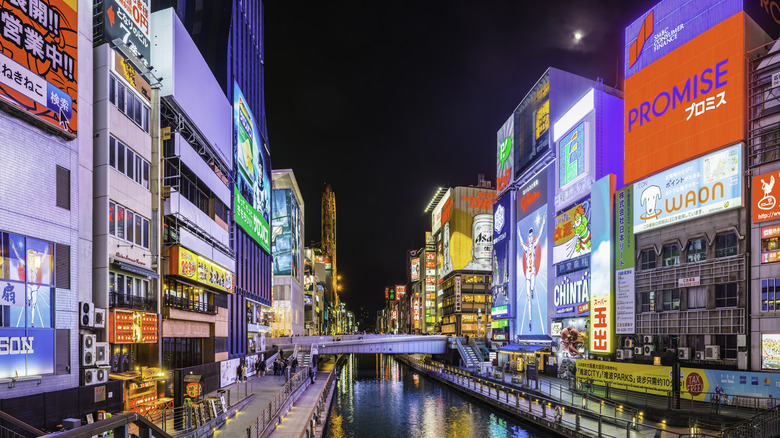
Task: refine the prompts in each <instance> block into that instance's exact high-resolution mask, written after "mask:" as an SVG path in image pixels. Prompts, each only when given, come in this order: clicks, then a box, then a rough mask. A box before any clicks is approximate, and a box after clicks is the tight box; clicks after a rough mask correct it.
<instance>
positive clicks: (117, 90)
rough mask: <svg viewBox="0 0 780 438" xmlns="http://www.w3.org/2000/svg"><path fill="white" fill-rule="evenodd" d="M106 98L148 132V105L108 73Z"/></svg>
mask: <svg viewBox="0 0 780 438" xmlns="http://www.w3.org/2000/svg"><path fill="white" fill-rule="evenodd" d="M108 100H109V101H110V102H111V103H113V104H114V106H116V107H117V109H119V111H121V112H122V113H123V114H124V115H126V116H127V117H128V118H130V120H132V121H133V122H135V124H136V125H138V127H139V128H141V129H143V130H144V132H146V133H148V132H149V107H147V106H146V105H144V103H143V102H142V101H141V99H139V98H138V97H137V96H136V95H135V93H134V92H133V91H132V90H131V89H130V88H128V87H125V85H124V84H123V83H122V81H120V80H119V79H117V78H115V77H114V76H113V75H109V80H108Z"/></svg>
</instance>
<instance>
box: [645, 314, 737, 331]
mask: <svg viewBox="0 0 780 438" xmlns="http://www.w3.org/2000/svg"><path fill="white" fill-rule="evenodd" d="M745 326H746V320H745V309H743V308H720V309H701V310H699V309H697V310H688V311H679V312H647V313H638V314H637V315H636V332H637V333H642V334H647V335H668V334H676V335H718V334H723V335H733V334H745Z"/></svg>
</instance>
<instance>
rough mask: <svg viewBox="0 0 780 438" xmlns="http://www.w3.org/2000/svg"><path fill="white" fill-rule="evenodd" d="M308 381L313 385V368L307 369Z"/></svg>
mask: <svg viewBox="0 0 780 438" xmlns="http://www.w3.org/2000/svg"><path fill="white" fill-rule="evenodd" d="M309 379H311V383H312V385H313V384H314V367H310V368H309Z"/></svg>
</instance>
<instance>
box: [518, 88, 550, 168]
mask: <svg viewBox="0 0 780 438" xmlns="http://www.w3.org/2000/svg"><path fill="white" fill-rule="evenodd" d="M513 117H514V121H513V124H514V132H515V140H514V144H513V145H512V146H513V148H514V151H513V158H514V167H515V170H514V172H515V176H520V174H521V173H522V171H523V170H525V168H526V167H528V165H529V164H531V163H533V162H534V160H536V158H537V157H539V156H541V155H542V153H544V152H546V151H547V150H548V149H549V148H550V136H549V135H547V133H548V131H549V129H550V75H549V73H545V74H544V75H543V76H542V77H541V78H540V79H539V81H538V82H537V83H536V84H535V85H534V87H533V88H532V89H531V91H529V92H528V95H527V96H526V97H525V99H523V101H522V102H521V103H520V105H519V106H518V107H517V109H515V112H514V114H513Z"/></svg>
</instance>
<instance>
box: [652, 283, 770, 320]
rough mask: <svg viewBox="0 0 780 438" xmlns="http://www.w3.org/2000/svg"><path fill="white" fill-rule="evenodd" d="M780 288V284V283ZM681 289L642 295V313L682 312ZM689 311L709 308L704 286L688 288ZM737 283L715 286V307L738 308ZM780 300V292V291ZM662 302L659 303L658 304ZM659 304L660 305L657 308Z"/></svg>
mask: <svg viewBox="0 0 780 438" xmlns="http://www.w3.org/2000/svg"><path fill="white" fill-rule="evenodd" d="M778 286H780V282H778ZM680 294H681V289H668V290H664V291H660V292H657V293H656V292H655V291H650V292H642V293H640V294H639V295H640V297H639V302H640V306H641V311H642V312H645V313H646V312H655V311H672V310H680ZM687 294H688V303H687V304H688V310H693V309H704V308H706V307H707V288H706V287H704V286H698V287H689V288H687ZM737 296H738V295H737V283H727V284H716V285H715V307H716V308H722V307H736V306H737ZM778 299H780V290H779V291H778ZM657 300H660V302H659V303H656V301H657ZM657 304H660V308H659V306H657Z"/></svg>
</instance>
